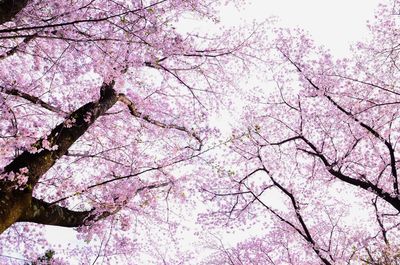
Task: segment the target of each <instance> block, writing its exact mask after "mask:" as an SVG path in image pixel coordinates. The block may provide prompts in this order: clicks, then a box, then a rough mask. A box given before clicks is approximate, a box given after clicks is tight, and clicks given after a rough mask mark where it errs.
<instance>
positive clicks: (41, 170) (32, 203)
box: [0, 82, 118, 234]
mask: <svg viewBox="0 0 400 265" xmlns="http://www.w3.org/2000/svg"><path fill="white" fill-rule="evenodd" d="M113 86H114V82H111V83H110V84H103V85H102V87H101V89H100V92H101V97H100V99H99V100H98V101H94V102H89V103H87V104H85V105H83V106H82V107H80V108H79V109H77V110H76V111H74V112H73V113H71V114H70V115H69V116H68V118H67V119H66V120H65V121H64V122H62V123H60V124H58V125H57V126H56V127H55V128H54V129H53V130H52V131H51V133H50V135H49V136H48V137H47V138H46V140H47V141H49V142H50V144H51V146H57V148H54V149H51V150H48V149H44V148H43V144H42V142H43V140H44V139H39V140H38V141H36V143H34V144H33V146H34V147H36V148H37V149H38V150H40V151H39V152H36V153H31V152H29V151H24V152H23V153H22V154H21V155H19V156H17V157H16V158H15V159H14V160H13V161H12V162H11V163H10V164H8V165H7V166H6V167H5V168H4V171H3V174H7V173H12V172H13V173H18V172H20V170H21V169H22V168H27V169H28V173H27V174H26V175H27V176H28V181H27V184H26V185H25V186H24V187H23V190H19V189H15V185H16V183H15V181H8V180H5V179H3V180H2V181H1V182H0V234H1V233H2V232H4V231H5V230H6V229H7V228H8V227H9V226H11V225H12V224H13V223H15V222H17V221H30V222H38V223H47V224H53V223H54V224H58V225H64V224H65V225H67V226H69V227H71V226H78V225H82V224H83V219H84V218H82V216H85V217H87V215H88V212H82V213H81V214H80V213H78V212H73V211H70V210H68V209H66V208H62V207H60V206H57V205H53V206H50V205H49V204H46V202H44V201H41V200H37V199H35V198H32V190H33V188H34V187H35V185H36V184H37V182H38V180H39V179H40V177H42V176H43V175H44V174H45V173H46V172H47V171H48V170H49V169H50V168H51V167H52V166H53V165H54V164H55V163H56V161H57V160H58V159H59V158H60V157H62V156H63V155H65V154H66V153H67V151H68V149H69V148H70V147H71V145H72V144H73V143H75V142H76V141H77V140H78V139H79V137H80V136H82V135H83V134H84V133H85V132H86V131H87V130H88V128H89V126H90V125H92V124H93V123H94V122H95V121H96V120H97V118H98V117H100V116H101V115H103V114H104V113H105V112H106V111H107V110H108V109H110V108H111V107H112V106H113V105H114V104H115V103H116V102H117V100H118V97H117V95H116V93H115V91H114V89H113ZM52 218H54V219H52ZM45 219H46V220H45ZM79 220H80V221H79ZM68 222H69V225H68Z"/></svg>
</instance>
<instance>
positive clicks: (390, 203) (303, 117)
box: [201, 1, 400, 264]
mask: <svg viewBox="0 0 400 265" xmlns="http://www.w3.org/2000/svg"><path fill="white" fill-rule="evenodd" d="M399 14H400V3H399V2H398V1H391V2H390V3H389V4H387V5H384V4H382V5H381V6H380V7H379V9H378V11H377V13H376V16H375V17H376V21H373V22H372V23H369V24H368V27H369V29H370V37H369V39H368V40H367V41H365V42H360V43H358V44H357V45H355V46H354V47H353V57H352V58H346V59H340V60H336V59H334V58H333V57H332V56H331V55H330V53H329V51H326V50H325V49H324V48H321V47H318V46H317V45H315V44H314V43H313V41H312V40H311V39H310V37H309V36H308V35H307V34H306V33H305V32H304V31H302V30H288V29H276V30H275V33H276V36H275V37H274V39H273V40H272V41H271V48H270V49H269V50H268V51H266V52H267V53H268V56H267V57H268V59H266V60H265V61H264V63H266V64H267V65H268V72H269V73H272V74H271V75H270V76H269V80H268V82H267V81H266V82H265V84H264V85H261V86H260V88H259V89H258V91H256V92H254V93H253V95H252V96H250V97H249V99H248V100H249V103H248V106H250V107H249V108H248V109H247V111H246V113H245V114H244V116H243V122H242V124H244V128H245V129H238V130H236V131H235V133H234V134H233V135H232V144H231V145H230V146H229V149H228V151H227V152H229V156H226V157H228V159H229V160H228V161H224V160H223V161H222V163H224V165H221V164H215V165H214V168H215V172H214V174H215V175H219V176H220V177H219V178H218V181H215V182H214V184H213V185H212V186H210V185H206V184H203V192H204V196H205V198H206V199H208V200H210V201H211V202H212V208H211V210H210V211H209V212H208V213H207V215H204V216H202V217H201V221H202V222H207V223H208V224H209V225H212V226H216V227H219V225H220V224H221V223H222V224H231V226H233V227H235V226H236V225H237V226H238V227H237V228H236V229H243V226H244V224H246V225H248V226H250V227H254V226H255V224H257V223H258V224H260V223H262V224H264V229H261V231H260V232H259V234H258V235H255V236H253V237H250V238H249V239H247V240H245V241H244V242H241V243H238V244H237V245H236V246H231V247H228V246H222V245H221V244H220V247H219V248H218V250H217V251H216V254H215V255H213V257H212V258H211V259H210V261H209V262H210V263H211V264H258V263H260V264H398V263H399V262H400V248H399V247H400V241H399V238H400V235H399V225H400V222H399V214H400V213H399V211H400V194H399V176H398V175H399V173H398V167H399V155H400V154H399V152H400V151H399V147H398V141H399V136H400V135H399V131H400V120H399V117H400V116H399V95H400V94H399V93H400V88H399V85H398V80H399V67H398V63H399V43H398V40H399V39H398V33H399V30H398V29H399ZM216 183H217V184H216ZM210 263H209V264H210Z"/></svg>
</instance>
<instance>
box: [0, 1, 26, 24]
mask: <svg viewBox="0 0 400 265" xmlns="http://www.w3.org/2000/svg"><path fill="white" fill-rule="evenodd" d="M28 2H29V1H28V0H0V24H3V23H5V22H8V21H10V20H12V19H13V18H14V16H15V15H16V14H18V12H19V11H21V10H22V9H23V8H24V7H25V6H26V5H27V4H28Z"/></svg>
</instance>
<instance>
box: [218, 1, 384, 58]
mask: <svg viewBox="0 0 400 265" xmlns="http://www.w3.org/2000/svg"><path fill="white" fill-rule="evenodd" d="M246 2H248V4H246V5H245V9H244V10H241V11H239V12H238V11H236V10H235V9H234V8H229V9H227V11H223V12H222V13H221V17H222V22H223V23H228V24H232V25H234V24H237V23H238V17H240V19H241V20H243V21H247V22H250V21H252V20H253V19H255V20H256V21H263V20H265V19H266V18H268V17H270V16H277V17H278V19H279V20H280V23H279V24H280V25H282V26H288V27H300V28H303V29H306V30H308V31H309V32H310V33H311V35H312V36H313V38H314V40H315V41H316V42H317V43H319V44H323V45H325V46H326V47H327V48H329V49H330V50H331V51H332V53H333V54H334V55H336V56H346V55H348V54H349V45H350V44H351V43H353V42H355V41H357V40H362V39H363V38H365V36H366V33H367V27H366V21H367V20H372V19H373V16H374V10H375V9H376V7H377V6H378V4H379V2H382V1H379V0H334V1H333V0H246Z"/></svg>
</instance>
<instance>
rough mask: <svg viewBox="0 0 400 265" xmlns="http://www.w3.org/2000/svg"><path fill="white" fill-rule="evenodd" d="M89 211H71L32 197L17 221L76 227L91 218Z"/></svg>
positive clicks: (91, 212) (91, 213)
mask: <svg viewBox="0 0 400 265" xmlns="http://www.w3.org/2000/svg"><path fill="white" fill-rule="evenodd" d="M92 216H94V215H93V210H91V211H81V212H80V211H72V210H69V209H67V208H65V207H62V206H59V205H56V204H50V203H47V202H45V201H43V200H39V199H36V198H32V203H31V205H30V207H29V208H28V209H27V211H26V212H25V213H24V214H22V216H21V217H20V218H19V219H18V220H17V222H33V223H37V224H44V225H56V226H63V227H78V226H81V225H84V224H85V221H86V220H87V221H90V219H91V218H93V217H92Z"/></svg>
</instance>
